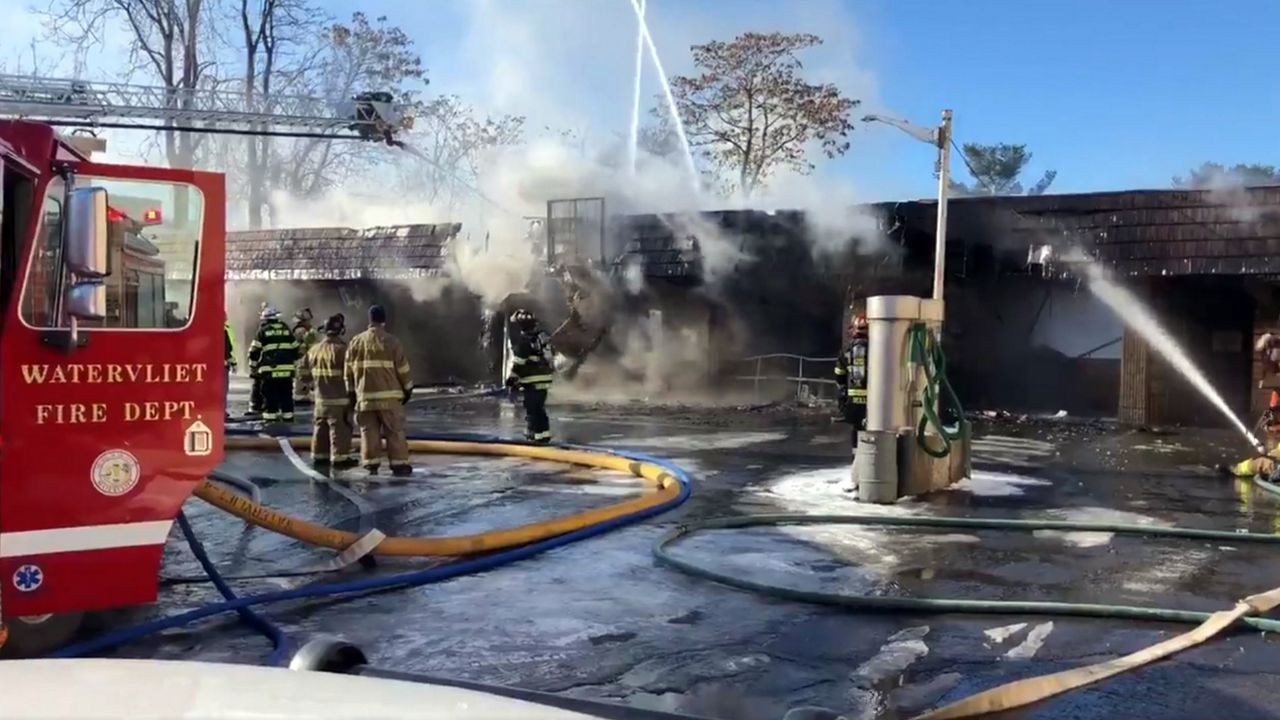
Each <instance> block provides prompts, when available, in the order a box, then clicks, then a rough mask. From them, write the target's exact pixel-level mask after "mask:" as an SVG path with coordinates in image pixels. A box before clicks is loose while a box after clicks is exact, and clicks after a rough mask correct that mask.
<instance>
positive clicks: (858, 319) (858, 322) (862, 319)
mask: <svg viewBox="0 0 1280 720" xmlns="http://www.w3.org/2000/svg"><path fill="white" fill-rule="evenodd" d="M849 325H850V327H852V328H853V331H854V332H860V333H862V332H866V331H867V316H866V315H854V316H853V322H852V323H850V324H849Z"/></svg>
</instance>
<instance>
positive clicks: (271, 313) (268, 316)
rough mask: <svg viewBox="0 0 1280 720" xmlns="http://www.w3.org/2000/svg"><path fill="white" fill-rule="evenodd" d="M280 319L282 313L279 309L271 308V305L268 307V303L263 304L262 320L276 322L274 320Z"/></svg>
mask: <svg viewBox="0 0 1280 720" xmlns="http://www.w3.org/2000/svg"><path fill="white" fill-rule="evenodd" d="M278 317H280V311H279V310H277V309H275V308H273V307H271V306H270V305H268V304H266V303H263V304H262V315H261V316H260V319H262V320H274V319H276V318H278Z"/></svg>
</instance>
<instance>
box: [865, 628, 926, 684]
mask: <svg viewBox="0 0 1280 720" xmlns="http://www.w3.org/2000/svg"><path fill="white" fill-rule="evenodd" d="M928 634H929V627H928V626H927V625H922V626H920V627H912V628H907V629H906V630H902V631H900V632H897V633H894V634H893V635H891V636H890V637H889V641H888V642H886V643H885V644H884V645H881V646H880V651H879V652H877V653H876V654H875V655H874V656H872V657H871V659H870V660H867V661H866V662H864V663H862V664H861V665H859V666H858V669H857V670H854V671H853V672H852V673H850V674H849V679H850V680H851V681H852V682H853V684H854V685H855V686H856V687H861V688H870V687H873V686H875V685H877V684H879V683H881V682H883V681H884V680H888V679H890V678H894V677H897V676H900V675H901V674H902V673H903V671H905V670H906V669H907V668H909V667H911V665H912V664H913V663H915V661H917V660H919V659H920V658H922V657H924V656H925V655H928V654H929V646H928V645H925V643H924V637H925V636H926V635H928Z"/></svg>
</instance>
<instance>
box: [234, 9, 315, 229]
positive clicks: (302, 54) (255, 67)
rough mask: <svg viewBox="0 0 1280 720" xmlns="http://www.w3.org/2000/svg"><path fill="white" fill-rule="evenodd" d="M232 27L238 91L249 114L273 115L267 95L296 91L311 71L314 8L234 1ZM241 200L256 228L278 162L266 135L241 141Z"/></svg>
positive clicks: (251, 223) (261, 216) (267, 203)
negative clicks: (238, 57)
mask: <svg viewBox="0 0 1280 720" xmlns="http://www.w3.org/2000/svg"><path fill="white" fill-rule="evenodd" d="M237 4H238V7H237V8H236V14H237V18H236V20H237V25H238V29H239V31H240V33H239V35H240V39H241V43H242V44H241V48H240V49H241V51H242V52H243V56H244V67H243V79H242V81H241V82H242V83H243V87H242V89H243V92H244V95H245V105H246V107H248V108H249V109H251V110H256V111H259V112H264V113H270V112H273V111H275V110H276V109H277V108H276V104H275V102H274V101H273V93H275V92H289V91H291V90H294V89H296V88H294V87H291V86H293V85H296V84H297V81H298V79H299V78H301V77H304V76H305V75H307V74H308V73H312V72H315V71H316V70H317V67H316V63H315V62H314V59H315V56H316V51H315V49H314V48H315V45H316V42H315V41H316V39H317V38H318V37H319V30H320V25H319V24H317V22H316V21H315V18H316V17H320V15H319V13H318V9H317V8H315V7H314V6H312V5H311V4H310V3H308V2H306V0H237ZM244 149H245V154H244V173H245V180H246V183H245V193H246V197H245V201H246V203H247V208H248V215H249V226H250V227H253V228H259V227H262V224H263V211H264V210H265V209H267V208H268V206H269V204H270V194H269V192H268V183H269V181H270V179H271V178H270V176H271V174H272V171H273V168H274V167H276V166H278V163H279V158H276V157H275V155H274V153H273V142H272V138H271V137H269V136H265V135H263V136H255V135H249V136H246V137H245V138H244Z"/></svg>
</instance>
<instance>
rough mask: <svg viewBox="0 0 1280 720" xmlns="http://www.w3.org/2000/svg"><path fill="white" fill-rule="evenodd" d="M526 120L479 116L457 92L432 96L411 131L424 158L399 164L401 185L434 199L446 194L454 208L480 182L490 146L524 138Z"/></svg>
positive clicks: (431, 200) (510, 116) (427, 199)
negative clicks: (436, 96)
mask: <svg viewBox="0 0 1280 720" xmlns="http://www.w3.org/2000/svg"><path fill="white" fill-rule="evenodd" d="M524 120H525V119H524V118H523V117H520V116H516V115H500V116H497V117H485V118H483V119H481V118H478V117H476V113H475V111H474V110H473V109H472V108H471V107H470V106H469V105H467V104H466V103H463V102H462V100H461V99H460V98H459V97H458V96H456V95H443V96H441V97H438V98H436V99H434V100H432V101H431V102H429V103H427V104H426V105H425V106H424V107H423V108H422V110H421V111H419V113H418V117H417V119H416V120H415V122H414V130H413V132H412V133H411V134H410V135H409V142H410V143H412V144H413V146H414V147H415V148H416V149H417V150H418V151H419V152H421V153H422V154H423V156H424V159H423V160H418V159H408V158H406V159H405V160H404V161H402V162H400V163H397V167H398V169H399V171H400V185H401V187H402V188H404V189H405V190H406V191H408V192H410V193H412V194H414V195H415V196H417V197H420V198H422V199H425V200H426V201H427V202H429V203H436V202H438V201H439V200H440V199H441V198H442V197H443V198H445V199H446V200H447V202H448V207H449V208H450V209H452V208H453V207H454V206H455V205H456V202H457V200H458V198H459V197H460V196H463V195H465V194H466V193H468V192H470V190H471V188H474V187H475V185H476V183H477V182H478V180H479V175H480V164H481V162H482V161H483V157H484V154H485V153H486V152H487V151H489V150H491V149H494V148H498V147H505V146H510V145H514V144H516V143H518V142H520V140H521V137H522V136H523V134H524Z"/></svg>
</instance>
